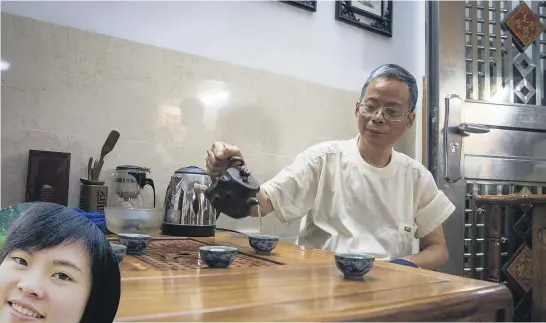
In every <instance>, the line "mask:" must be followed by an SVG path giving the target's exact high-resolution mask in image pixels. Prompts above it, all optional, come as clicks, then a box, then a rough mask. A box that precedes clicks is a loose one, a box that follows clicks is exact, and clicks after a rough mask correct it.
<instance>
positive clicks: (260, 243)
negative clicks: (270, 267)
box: [248, 235, 279, 255]
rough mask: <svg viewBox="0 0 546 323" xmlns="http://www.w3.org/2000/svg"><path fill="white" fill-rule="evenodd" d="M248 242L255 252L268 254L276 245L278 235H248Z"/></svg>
mask: <svg viewBox="0 0 546 323" xmlns="http://www.w3.org/2000/svg"><path fill="white" fill-rule="evenodd" d="M248 243H249V244H250V246H251V247H252V249H254V250H255V251H256V253H257V254H263V255H269V254H271V251H273V249H275V247H277V244H278V243H279V237H276V236H269V235H258V236H250V237H248Z"/></svg>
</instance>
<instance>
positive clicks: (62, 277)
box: [53, 273, 72, 281]
mask: <svg viewBox="0 0 546 323" xmlns="http://www.w3.org/2000/svg"><path fill="white" fill-rule="evenodd" d="M53 277H55V278H57V279H60V280H67V281H72V278H70V277H69V276H68V275H67V274H63V273H56V274H55V275H53Z"/></svg>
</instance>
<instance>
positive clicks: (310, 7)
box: [281, 0, 317, 12]
mask: <svg viewBox="0 0 546 323" xmlns="http://www.w3.org/2000/svg"><path fill="white" fill-rule="evenodd" d="M281 2H284V3H286V4H289V5H292V6H294V7H298V8H300V9H305V10H307V11H311V12H316V11H317V1H316V0H315V1H305V0H293V1H281Z"/></svg>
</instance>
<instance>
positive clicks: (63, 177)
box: [25, 150, 71, 206]
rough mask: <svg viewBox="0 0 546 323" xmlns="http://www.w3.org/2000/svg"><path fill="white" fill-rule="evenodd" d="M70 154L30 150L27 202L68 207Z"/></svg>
mask: <svg viewBox="0 0 546 323" xmlns="http://www.w3.org/2000/svg"><path fill="white" fill-rule="evenodd" d="M70 156H71V155H70V153H63V152H56V151H41V150H29V154H28V172H27V186H26V197H25V200H26V202H37V201H40V202H52V203H57V204H61V205H64V206H67V205H68V186H69V182H70Z"/></svg>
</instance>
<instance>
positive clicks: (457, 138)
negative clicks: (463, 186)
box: [444, 94, 489, 183]
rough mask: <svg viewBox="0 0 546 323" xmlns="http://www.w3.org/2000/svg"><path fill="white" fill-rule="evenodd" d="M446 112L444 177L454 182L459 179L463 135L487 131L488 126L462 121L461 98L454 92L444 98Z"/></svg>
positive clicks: (447, 180)
mask: <svg viewBox="0 0 546 323" xmlns="http://www.w3.org/2000/svg"><path fill="white" fill-rule="evenodd" d="M445 105H446V110H445V111H446V113H445V121H444V155H445V156H444V157H445V165H444V166H445V171H444V179H445V180H446V182H448V183H456V182H458V181H459V179H461V151H462V144H463V137H466V136H469V135H470V134H471V133H475V134H480V133H488V132H489V127H487V126H485V125H481V124H475V123H464V122H462V105H463V100H462V99H461V98H460V97H459V96H458V95H456V94H449V95H448V96H447V97H446V99H445Z"/></svg>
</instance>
